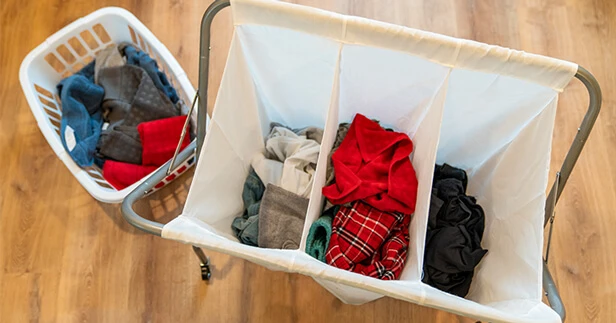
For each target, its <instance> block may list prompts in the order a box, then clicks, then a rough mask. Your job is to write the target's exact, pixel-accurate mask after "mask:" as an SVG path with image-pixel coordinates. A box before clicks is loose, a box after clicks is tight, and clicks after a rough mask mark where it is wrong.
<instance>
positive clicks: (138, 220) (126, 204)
mask: <svg viewBox="0 0 616 323" xmlns="http://www.w3.org/2000/svg"><path fill="white" fill-rule="evenodd" d="M196 145H197V143H196V142H195V141H194V140H193V141H192V142H191V143H190V145H188V147H186V148H184V150H182V152H180V154H179V155H178V159H179V160H180V161H181V162H180V163H179V164H182V163H183V162H184V161H186V160H187V159H188V158H189V157H190V156H192V154H193V153H194V151H195V148H196ZM170 164H171V161H168V162H167V163H165V165H163V166H162V167H160V168H158V170H157V171H156V172H154V174H152V176H150V178H148V179H146V180H145V181H144V182H143V183H141V185H139V186H137V188H135V190H134V191H132V192H130V193H129V194H128V195H127V196H126V198H124V201H123V202H122V215H123V216H124V219H125V220H126V221H127V222H128V223H130V224H131V225H132V226H134V227H135V228H137V229H140V230H142V231H145V232H147V233H151V234H153V235H156V236H159V237H160V236H161V234H162V232H163V224H161V223H158V222H154V221H150V220H148V219H145V218H143V217H142V216H140V215H139V214H137V213H136V212H135V210H133V205H134V204H135V203H136V202H137V201H138V200H140V199H142V198H143V197H144V196H146V195H147V194H148V193H149V192H150V191H151V190H152V189H153V188H154V186H155V185H156V184H158V183H159V182H160V181H162V180H163V178H165V177H166V176H167V171H166V170H167V168H168V167H169V165H170Z"/></svg>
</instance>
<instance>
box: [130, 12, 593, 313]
mask: <svg viewBox="0 0 616 323" xmlns="http://www.w3.org/2000/svg"><path fill="white" fill-rule="evenodd" d="M229 5H230V2H229V0H216V1H214V2H213V3H212V4H211V5H210V6H209V7H208V9H207V10H206V11H205V13H204V15H203V18H202V20H201V43H200V49H199V88H198V91H197V95H196V96H195V101H197V100H198V113H197V138H196V140H195V141H193V142H192V143H191V144H190V145H189V146H188V147H186V148H185V149H184V150H182V151H181V152H180V151H179V145H178V149H177V150H176V153H175V155H174V156H173V159H172V160H171V161H169V162H167V163H166V164H165V165H164V166H163V167H161V168H160V169H159V170H158V171H156V172H155V173H154V174H153V175H152V176H150V178H148V179H147V180H146V181H144V182H143V183H142V184H141V185H139V186H138V187H137V188H136V189H135V190H134V191H132V192H131V193H130V194H128V196H126V198H125V199H124V202H123V203H122V214H123V216H124V218H125V219H126V221H128V223H130V224H131V225H133V226H135V227H136V228H138V229H140V230H143V231H145V232H147V233H150V234H153V235H157V236H161V234H162V230H163V224H162V223H158V222H154V221H151V220H148V219H145V218H143V217H141V216H140V215H139V214H137V213H135V211H134V210H133V205H134V204H135V203H136V202H137V201H138V200H140V199H142V198H144V197H145V196H146V195H148V193H150V192H151V191H152V189H153V188H154V185H156V184H157V183H158V182H160V181H161V180H162V179H163V178H165V177H166V176H167V175H168V170H169V169H172V167H173V165H177V164H178V162H176V161H179V163H182V162H183V161H185V160H187V159H188V158H191V156H192V155H193V154H194V153H195V150H196V156H195V158H197V160H198V158H199V155H200V153H201V148H202V145H203V141H204V138H205V131H206V119H207V93H208V75H209V58H210V50H211V47H210V36H211V27H212V21H213V20H214V17H215V16H216V14H217V13H218V12H220V10H222V9H223V8H225V7H227V6H229ZM575 77H576V78H577V79H578V80H580V81H581V82H582V83H583V84H584V86H585V87H586V89H587V90H588V95H589V105H588V110H587V112H586V115H585V116H584V119H583V120H582V123H581V125H580V127H579V128H578V131H577V134H576V136H575V138H574V140H573V143H572V144H571V147H570V148H569V151H568V152H567V155H566V157H565V160H564V162H563V164H562V166H561V168H560V170H559V171H558V172H557V173H556V178H555V180H554V183H553V185H552V187H551V189H550V193H549V194H548V197H547V199H546V206H545V219H544V227H545V226H546V225H548V224H550V229H549V232H548V242H547V248H546V253H545V257H544V263H543V289H544V292H545V295H546V296H547V299H548V302H549V304H550V306H551V307H552V308H553V309H554V311H556V312H557V313H558V315H560V317H561V318H562V320H563V321H564V320H565V307H564V304H563V302H562V299H561V298H560V295H559V293H558V289H557V287H556V284H555V282H554V279H553V278H552V275H551V274H550V271H549V269H548V266H547V261H548V257H549V250H550V243H551V240H552V224H553V222H554V218H555V213H554V208H555V206H556V203H557V202H558V200H559V198H560V195H561V193H562V191H563V189H564V187H565V184H566V183H567V180H568V179H569V176H570V175H571V171H572V170H573V167H574V166H575V163H576V162H577V160H578V157H579V156H580V153H581V152H582V148H583V147H584V144H585V143H586V140H587V139H588V136H589V135H590V131H591V130H592V127H593V125H594V123H595V121H596V119H597V116H598V115H599V111H600V109H601V88H600V87H599V84H598V82H597V80H596V79H595V77H594V76H593V75H592V74H591V73H590V72H588V71H587V70H586V69H584V68H583V67H581V66H579V67H578V71H577V73H576V74H575ZM195 101H193V105H192V108H191V112H192V109H193V108H194V106H195ZM189 114H190V112H189ZM183 135H184V134H183ZM193 250H194V252H195V254H196V255H197V257H198V258H199V260H200V267H201V277H202V279H203V280H208V279H209V278H210V277H211V272H210V268H209V258H208V257H207V256H206V255H205V253H204V252H203V250H202V249H201V248H199V247H196V246H193Z"/></svg>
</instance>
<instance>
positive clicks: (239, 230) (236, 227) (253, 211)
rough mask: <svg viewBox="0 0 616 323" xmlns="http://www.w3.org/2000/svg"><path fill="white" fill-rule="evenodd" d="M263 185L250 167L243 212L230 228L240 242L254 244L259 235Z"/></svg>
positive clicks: (244, 192)
mask: <svg viewBox="0 0 616 323" xmlns="http://www.w3.org/2000/svg"><path fill="white" fill-rule="evenodd" d="M264 191H265V186H264V185H263V182H262V181H261V179H260V178H259V176H258V175H257V173H256V172H255V170H254V169H252V168H250V171H249V172H248V177H246V182H244V190H243V191H242V200H243V201H244V208H245V210H244V214H243V215H242V216H238V217H237V218H235V219H234V220H233V223H232V224H231V228H232V229H233V232H235V235H236V236H237V238H238V239H239V240H240V242H241V243H243V244H247V245H251V246H256V245H257V243H258V241H257V237H258V235H259V209H260V207H261V198H263V192H264Z"/></svg>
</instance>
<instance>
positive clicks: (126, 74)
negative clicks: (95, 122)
mask: <svg viewBox="0 0 616 323" xmlns="http://www.w3.org/2000/svg"><path fill="white" fill-rule="evenodd" d="M99 83H100V85H101V86H102V87H103V88H104V89H105V98H104V99H103V118H104V120H105V121H106V122H108V123H109V126H108V127H107V128H106V129H105V130H103V132H102V133H101V137H100V139H99V141H98V145H97V148H98V153H99V155H100V156H101V157H103V158H107V159H114V160H117V161H122V162H127V163H133V164H141V140H140V139H139V133H138V132H137V125H138V124H140V123H142V122H147V121H153V120H158V119H163V118H170V117H174V116H178V115H179V111H178V109H177V107H176V106H175V105H174V104H173V103H171V101H170V100H169V98H168V97H167V96H166V95H165V94H164V93H162V92H160V90H158V89H157V88H156V86H154V83H153V82H152V80H151V79H150V77H149V76H148V74H147V73H146V72H145V71H144V70H143V69H142V68H141V67H138V66H133V65H123V66H116V67H109V68H103V69H101V70H100V71H99Z"/></svg>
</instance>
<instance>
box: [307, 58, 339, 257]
mask: <svg viewBox="0 0 616 323" xmlns="http://www.w3.org/2000/svg"><path fill="white" fill-rule="evenodd" d="M339 62H340V60H338V63H337V64H336V71H338V70H339ZM339 95H340V74H339V73H335V74H334V84H333V86H332V95H331V100H330V106H329V111H328V115H327V121H326V123H325V129H324V132H323V140H322V141H321V150H320V152H319V160H318V162H317V169H316V172H315V174H314V177H313V178H314V180H313V183H312V192H310V203H309V204H308V211H307V212H306V220H305V221H304V230H303V232H302V240H301V243H300V246H299V250H301V251H302V252H305V250H306V239H307V238H308V232H309V231H310V226H312V223H314V221H316V220H317V219H318V218H319V217H320V216H321V214H322V212H323V206H324V204H325V197H324V196H323V193H322V189H323V186H325V182H326V180H327V178H326V177H327V164H328V162H329V153H330V151H331V150H332V146H333V145H334V141H336V134H337V132H338V98H339Z"/></svg>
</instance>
